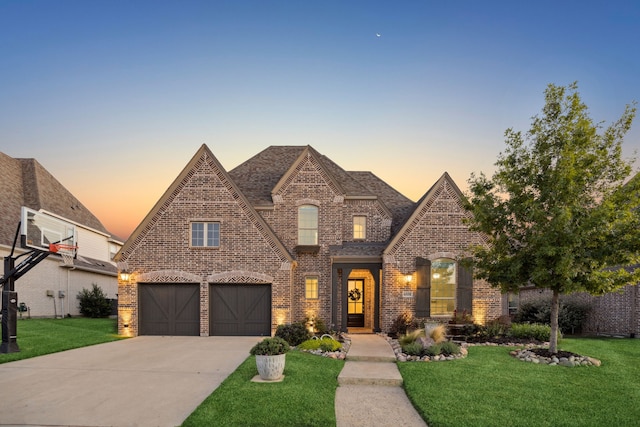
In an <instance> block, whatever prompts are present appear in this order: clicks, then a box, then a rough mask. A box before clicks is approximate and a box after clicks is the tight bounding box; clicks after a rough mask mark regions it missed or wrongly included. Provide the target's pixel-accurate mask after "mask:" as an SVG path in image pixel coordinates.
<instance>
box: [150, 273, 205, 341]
mask: <svg viewBox="0 0 640 427" xmlns="http://www.w3.org/2000/svg"><path fill="white" fill-rule="evenodd" d="M139 299H140V305H139V307H140V323H139V329H140V330H139V333H140V335H196V336H197V335H200V288H199V285H197V284H191V283H162V284H140V285H139Z"/></svg>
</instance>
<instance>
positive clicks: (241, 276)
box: [207, 270, 274, 284]
mask: <svg viewBox="0 0 640 427" xmlns="http://www.w3.org/2000/svg"><path fill="white" fill-rule="evenodd" d="M207 282H209V283H256V284H259V283H273V282H274V278H273V276H269V275H268V274H262V273H257V272H255V271H244V270H234V271H225V272H223V273H216V274H211V275H209V276H208V277H207Z"/></svg>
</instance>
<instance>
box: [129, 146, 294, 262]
mask: <svg viewBox="0 0 640 427" xmlns="http://www.w3.org/2000/svg"><path fill="white" fill-rule="evenodd" d="M205 216H206V218H205ZM210 217H214V218H220V219H221V220H222V221H223V227H226V228H225V229H226V230H227V233H229V232H230V231H231V232H233V233H236V234H237V233H247V234H249V233H253V232H257V233H259V235H260V236H261V238H262V241H263V244H264V245H265V248H264V249H266V250H269V251H270V252H271V253H273V254H274V255H275V256H276V257H277V258H278V259H279V260H280V261H282V262H292V261H293V259H292V257H291V255H290V254H289V253H288V251H287V250H286V248H285V247H284V246H283V245H282V243H281V242H280V241H279V239H278V238H277V237H276V236H275V234H274V233H273V231H272V230H271V228H270V227H269V226H268V225H267V224H266V223H265V221H264V220H263V219H262V217H260V215H258V213H257V212H256V211H255V209H254V208H253V206H252V205H251V203H250V202H249V201H248V200H247V198H246V197H245V196H244V194H243V193H242V191H241V190H240V188H239V187H238V186H237V185H236V184H235V183H234V181H233V180H232V179H231V177H230V176H229V174H228V173H227V172H226V171H225V170H224V168H223V167H222V165H221V164H220V162H218V160H217V159H216V158H215V156H214V155H213V154H212V152H211V151H210V150H209V148H208V147H207V146H206V145H202V146H201V147H200V149H199V150H198V151H197V152H196V154H195V155H194V156H193V158H192V159H191V161H190V162H189V163H188V164H187V165H186V166H185V168H184V169H183V170H182V172H181V173H180V174H179V175H178V177H177V178H176V179H175V180H174V181H173V183H172V184H171V185H170V186H169V188H168V189H167V191H165V193H164V194H163V196H162V197H161V198H160V200H158V202H157V203H156V204H155V206H154V207H153V208H152V209H151V211H150V212H149V213H148V214H147V216H146V217H145V218H144V220H143V221H142V222H141V223H140V225H138V227H137V228H136V229H135V230H134V232H133V233H132V235H131V237H130V238H129V239H128V240H127V242H126V243H125V244H124V246H123V248H122V250H121V251H120V252H119V254H118V255H117V257H116V260H117V261H127V260H128V259H129V258H130V257H131V256H132V255H133V254H134V253H135V252H136V251H137V250H138V249H139V248H140V247H142V248H143V249H142V250H144V251H147V252H149V251H161V252H164V256H165V257H166V259H167V260H168V262H167V264H170V263H171V262H172V260H171V258H172V255H171V254H172V253H173V254H174V255H175V257H178V258H179V257H181V256H186V255H185V252H184V250H185V247H188V242H189V230H188V222H189V221H190V220H195V221H198V220H205V219H208V218H210ZM223 232H224V231H223ZM166 233H168V234H166ZM227 236H228V234H227ZM229 244H230V245H233V242H231V243H229ZM235 251H236V252H238V253H240V252H241V251H240V250H235ZM227 252H231V253H233V252H234V248H233V247H231V248H227ZM245 256H246V254H245Z"/></svg>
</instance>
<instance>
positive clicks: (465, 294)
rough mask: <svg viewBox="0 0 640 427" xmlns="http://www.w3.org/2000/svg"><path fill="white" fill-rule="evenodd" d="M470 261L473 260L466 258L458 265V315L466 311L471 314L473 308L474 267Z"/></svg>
mask: <svg viewBox="0 0 640 427" xmlns="http://www.w3.org/2000/svg"><path fill="white" fill-rule="evenodd" d="M469 261H471V258H466V259H465V260H464V261H462V262H459V263H458V301H457V304H456V310H458V313H460V312H461V311H463V310H466V311H467V313H469V314H471V309H472V307H473V267H472V266H471V265H470V262H469Z"/></svg>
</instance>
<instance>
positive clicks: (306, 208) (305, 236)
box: [298, 205, 318, 245]
mask: <svg viewBox="0 0 640 427" xmlns="http://www.w3.org/2000/svg"><path fill="white" fill-rule="evenodd" d="M317 244H318V207H317V206H313V205H302V206H300V207H299V208H298V245H317Z"/></svg>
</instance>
